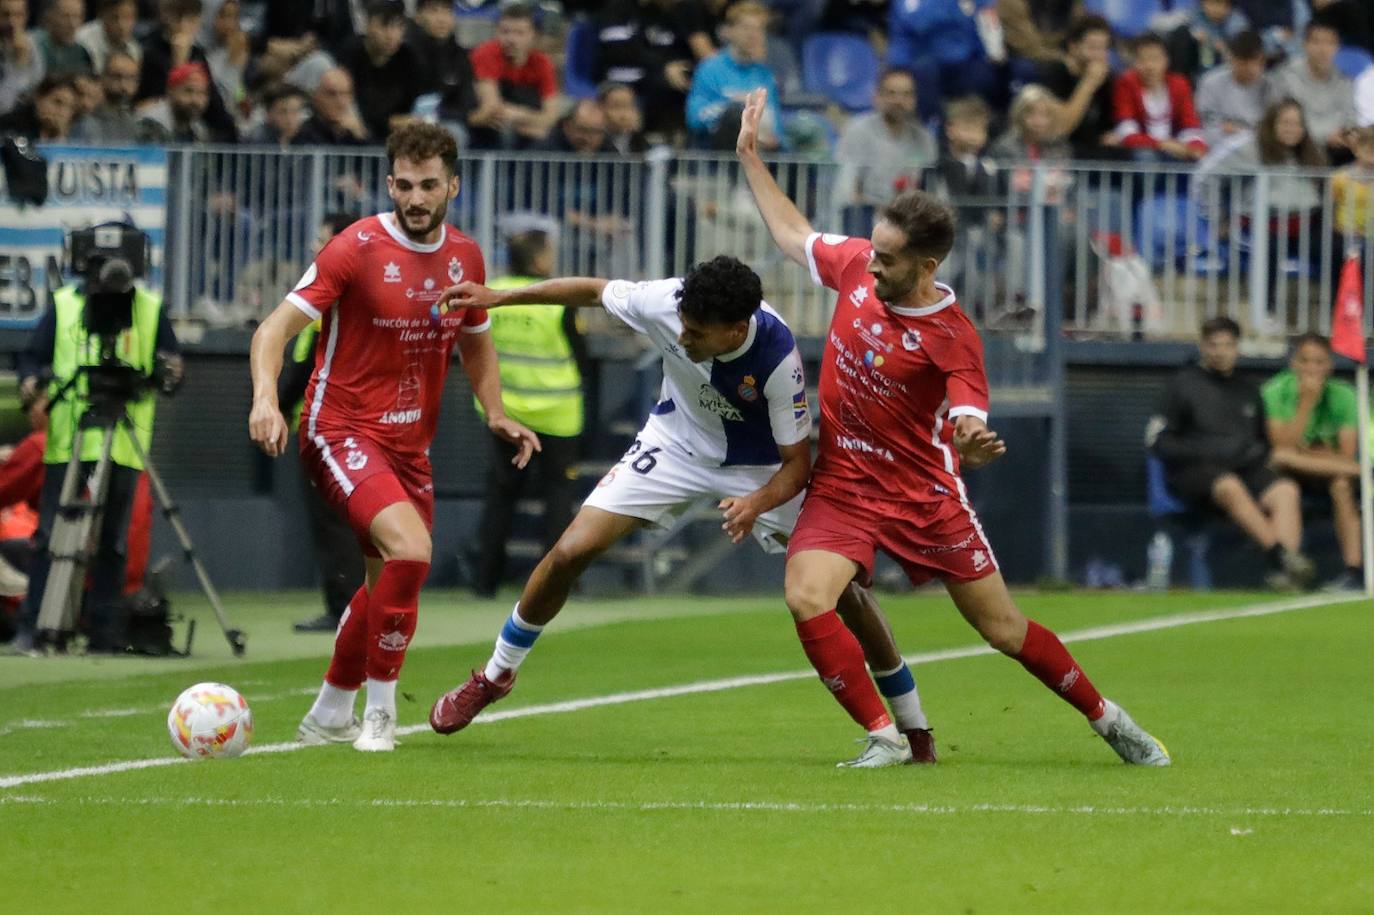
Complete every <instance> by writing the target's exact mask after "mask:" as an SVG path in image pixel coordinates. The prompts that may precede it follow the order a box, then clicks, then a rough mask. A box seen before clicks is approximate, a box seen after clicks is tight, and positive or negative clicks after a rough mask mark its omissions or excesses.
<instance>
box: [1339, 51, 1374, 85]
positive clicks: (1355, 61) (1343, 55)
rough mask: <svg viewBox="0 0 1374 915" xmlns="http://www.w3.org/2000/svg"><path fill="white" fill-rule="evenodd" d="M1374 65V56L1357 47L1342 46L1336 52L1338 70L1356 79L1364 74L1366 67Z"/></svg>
mask: <svg viewBox="0 0 1374 915" xmlns="http://www.w3.org/2000/svg"><path fill="white" fill-rule="evenodd" d="M1370 64H1374V54H1370V53H1369V52H1368V51H1366V50H1365V49H1364V48H1361V47H1357V46H1355V45H1342V46H1341V49H1340V50H1339V51H1337V52H1336V69H1337V70H1340V71H1341V72H1342V73H1344V74H1345V75H1346V76H1348V77H1350V78H1351V79H1354V78H1355V77H1357V76H1359V75H1360V74H1361V73H1363V72H1364V69H1365V67H1368V66H1369V65H1370Z"/></svg>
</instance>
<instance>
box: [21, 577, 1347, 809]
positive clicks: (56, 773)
mask: <svg viewBox="0 0 1374 915" xmlns="http://www.w3.org/2000/svg"><path fill="white" fill-rule="evenodd" d="M1357 600H1364V597H1363V596H1362V595H1361V596H1350V595H1321V596H1311V597H1300V598H1294V599H1292V600H1284V601H1274V602H1272V603H1265V604H1250V605H1248V606H1244V607H1232V608H1230V609H1226V610H1202V611H1198V612H1196V613H1179V614H1175V615H1172V616H1160V617H1153V618H1150V619H1144V620H1135V621H1134V622H1129V623H1115V624H1113V625H1110V626H1095V627H1092V628H1089V629H1077V630H1074V631H1072V632H1066V633H1061V634H1060V636H1059V638H1060V641H1062V642H1066V643H1067V642H1090V641H1097V640H1099V639H1110V638H1116V637H1117V636H1122V635H1133V634H1135V633H1139V632H1157V631H1159V630H1163V629H1176V628H1178V627H1180V626H1191V625H1195V624H1198V623H1213V622H1219V621H1222V620H1232V619H1244V618H1249V617H1256V616H1271V615H1273V614H1276V613H1290V612H1292V611H1295V610H1309V609H1312V608H1314V607H1326V606H1331V605H1333V604H1343V603H1351V602H1353V601H1357ZM995 653H996V652H995V650H994V649H992V648H990V647H988V646H987V645H969V646H965V647H963V648H948V649H945V650H943V651H930V652H925V653H923V654H916V655H909V656H908V657H907V663H909V664H913V665H917V664H931V663H934V662H936V661H949V660H955V659H958V658H972V657H976V656H978V655H986V654H995ZM815 675H816V672H815V671H813V670H798V671H785V672H782V673H775V674H757V675H754V676H747V677H729V678H726V679H722V680H703V681H700V682H697V683H684V684H682V685H680V686H665V687H660V688H658V689H644V690H636V691H634V692H627V693H611V694H610V695H606V696H588V697H587V698H585V699H570V700H567V701H564V702H551V703H547V704H545V705H527V706H524V707H521V708H513V709H507V710H505V711H501V712H492V713H490V714H485V715H482V716H481V717H480V718H477V719H476V720H475V721H473V725H478V724H495V723H496V722H498V721H508V720H510V719H513V718H532V717H535V716H537V715H559V714H563V713H565V712H576V711H581V710H583V709H589V708H604V707H606V706H611V705H624V704H626V703H629V702H645V701H648V700H651V699H668V698H672V697H674V696H691V695H697V694H700V693H716V692H722V691H724V690H731V689H740V688H741V687H745V686H763V685H767V684H771V683H785V682H788V681H792V680H806V679H809V678H811V677H814V676H815ZM310 692H314V690H313V689H312V690H310ZM428 730H429V723H428V722H426V723H424V724H412V725H407V726H406V727H403V728H397V729H396V736H398V737H403V736H405V735H407V734H418V733H421V732H423V731H428ZM305 747H306V744H301V743H296V742H294V741H291V742H285V743H269V744H263V745H262V746H256V747H249V748H248V751H247V753H245V754H244V755H257V754H261V753H291V752H294V751H296V750H302V749H305ZM188 762H192V760H189V759H186V758H184V757H180V756H164V757H157V758H154V759H130V760H124V761H122V762H113V763H105V764H104V765H99V766H79V767H77V768H72V769H56V770H52V771H48V772H31V773H27V774H23V775H7V776H3V777H0V788H16V787H18V786H20V785H35V784H41V783H44V782H58V781H67V780H69V779H74V778H89V777H91V776H97V775H114V774H116V773H119V772H133V771H137V770H139V769H157V768H161V767H163V766H176V765H181V764H184V763H188Z"/></svg>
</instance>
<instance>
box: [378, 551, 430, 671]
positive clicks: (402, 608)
mask: <svg viewBox="0 0 1374 915" xmlns="http://www.w3.org/2000/svg"><path fill="white" fill-rule="evenodd" d="M427 575H429V563H427V562H415V561H414V560H410V559H393V560H391V561H390V562H387V563H385V564H384V565H383V566H382V574H381V575H378V576H377V585H376V587H374V588H373V589H372V596H371V597H369V598H368V601H367V676H368V679H370V680H395V679H396V677H397V676H398V675H399V674H400V672H401V665H402V664H404V663H405V659H406V647H407V646H408V645H409V644H410V637H411V636H412V635H414V634H415V619H416V616H417V614H418V613H419V609H420V587H421V586H422V585H424V583H425V577H426V576H427Z"/></svg>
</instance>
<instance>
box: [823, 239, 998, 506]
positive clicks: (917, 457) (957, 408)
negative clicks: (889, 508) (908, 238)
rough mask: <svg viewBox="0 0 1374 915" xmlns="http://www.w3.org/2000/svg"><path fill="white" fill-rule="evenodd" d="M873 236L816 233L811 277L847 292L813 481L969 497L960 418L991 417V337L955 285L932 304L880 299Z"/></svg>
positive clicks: (908, 497)
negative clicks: (987, 346) (983, 334)
mask: <svg viewBox="0 0 1374 915" xmlns="http://www.w3.org/2000/svg"><path fill="white" fill-rule="evenodd" d="M872 255H873V249H872V246H871V245H870V244H869V242H868V240H867V239H862V238H847V237H845V236H842V235H819V234H817V235H812V236H811V237H810V238H808V239H807V241H806V256H807V262H808V266H810V268H811V278H812V279H813V280H814V281H815V282H816V284H817V285H820V286H826V287H828V288H830V289H834V290H836V291H838V292H839V293H840V297H839V300H838V301H837V302H836V304H835V314H834V317H833V318H831V321H830V330H829V335H828V337H827V339H826V345H825V355H824V357H823V358H822V362H821V383H820V403H821V435H820V454H819V457H818V458H817V460H816V467H815V471H814V473H813V474H812V485H813V486H819V487H828V488H831V489H835V490H839V491H841V492H844V493H851V494H854V495H858V496H865V497H869V498H875V499H883V500H888V501H893V500H896V501H903V502H927V501H932V500H939V499H946V498H951V497H952V498H954V499H957V500H958V501H959V502H961V503H965V504H966V502H967V497H966V494H965V492H964V484H963V481H962V480H961V479H960V478H959V455H958V452H956V451H955V450H954V447H953V445H951V444H950V440H951V439H952V438H953V437H954V423H953V420H954V419H956V418H958V417H960V416H964V415H970V416H977V417H979V418H980V419H983V420H986V419H987V415H988V413H987V410H988V381H987V375H986V373H985V372H984V371H983V343H982V341H981V340H979V338H978V332H977V331H976V330H974V327H973V323H972V322H971V321H969V319H968V316H967V315H965V314H964V313H963V312H962V311H960V309H959V305H958V303H957V302H956V301H955V298H954V293H953V291H951V290H950V289H949V287H947V286H943V285H940V284H936V285H937V286H938V287H939V288H940V289H941V290H942V291H944V293H945V297H944V298H943V299H941V300H940V301H939V302H937V303H936V304H934V305H929V306H926V307H924V308H898V307H897V306H895V305H888V304H886V303H885V302H881V301H879V300H878V296H877V293H875V292H874V290H873V277H872V275H871V274H869V273H868V270H867V267H868V261H869V258H871V257H872Z"/></svg>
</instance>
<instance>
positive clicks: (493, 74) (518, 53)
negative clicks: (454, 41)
mask: <svg viewBox="0 0 1374 915" xmlns="http://www.w3.org/2000/svg"><path fill="white" fill-rule="evenodd" d="M537 34H538V32H537V31H536V29H535V26H534V11H533V10H532V9H530V7H528V6H525V5H524V4H521V3H514V4H511V5H510V6H507V7H505V8H503V9H502V10H501V16H500V18H499V19H498V20H497V21H496V37H495V38H492V39H490V40H488V41H484V42H482V43H481V44H479V45H478V46H477V47H475V48H473V49H472V54H471V55H469V57H470V59H471V61H472V74H473V76H474V77H475V78H476V80H477V82H476V86H475V88H476V91H477V110H476V111H474V112H473V113H472V116H471V117H469V118H468V123H469V124H471V125H472V126H473V127H474V128H476V129H475V130H474V131H473V133H472V145H473V146H476V147H481V148H517V149H524V148H528V147H531V146H537V145H539V144H541V143H543V142H544V141H545V140H547V139H548V136H549V131H550V130H552V129H553V125H554V123H555V122H557V120H558V113H559V112H558V74H557V72H556V71H555V70H554V66H553V61H552V60H550V59H549V56H548V55H547V54H545V53H544V52H542V51H539V50H536V49H535V47H534V42H535V38H536V36H537Z"/></svg>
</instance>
